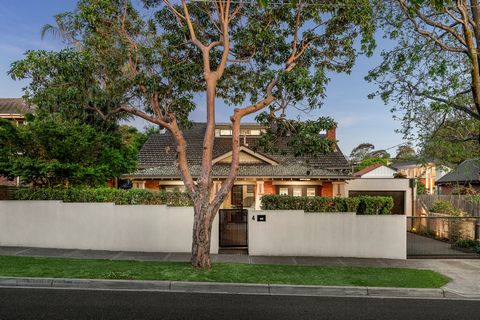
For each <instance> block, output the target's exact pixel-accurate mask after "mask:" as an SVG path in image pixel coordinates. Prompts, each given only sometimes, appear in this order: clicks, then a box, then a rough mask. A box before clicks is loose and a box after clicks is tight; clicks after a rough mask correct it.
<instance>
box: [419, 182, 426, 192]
mask: <svg viewBox="0 0 480 320" xmlns="http://www.w3.org/2000/svg"><path fill="white" fill-rule="evenodd" d="M426 193H427V188H426V187H425V183H423V182H420V181H417V194H426Z"/></svg>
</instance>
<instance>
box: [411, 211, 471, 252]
mask: <svg viewBox="0 0 480 320" xmlns="http://www.w3.org/2000/svg"><path fill="white" fill-rule="evenodd" d="M407 232H408V233H407V255H408V256H409V257H420V256H426V257H433V256H436V257H456V258H480V254H479V253H480V239H479V237H480V218H478V217H453V216H422V217H407Z"/></svg>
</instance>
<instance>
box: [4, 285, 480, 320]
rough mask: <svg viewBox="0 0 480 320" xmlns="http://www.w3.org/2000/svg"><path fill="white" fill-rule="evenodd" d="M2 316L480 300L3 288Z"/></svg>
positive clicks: (289, 311) (402, 311) (333, 308)
mask: <svg viewBox="0 0 480 320" xmlns="http://www.w3.org/2000/svg"><path fill="white" fill-rule="evenodd" d="M0 319H2V320H4V319H195V320H201V319H228V320H234V319H249V320H252V319H275V320H281V319H288V320H295V319H317V320H318V319H349V320H353V319H388V320H395V319H436V320H441V319H449V320H451V319H455V320H461V319H469V320H475V319H480V302H479V301H460V300H426V299H425V300H415V299H408V300H407V299H380V298H340V297H335V298H333V297H299V296H267V295H233V294H199V293H164V292H141V291H139V292H134V291H93V290H92V291H87V290H58V289H20V288H12V289H10V288H1V289H0Z"/></svg>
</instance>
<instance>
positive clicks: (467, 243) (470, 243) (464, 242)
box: [454, 239, 480, 248]
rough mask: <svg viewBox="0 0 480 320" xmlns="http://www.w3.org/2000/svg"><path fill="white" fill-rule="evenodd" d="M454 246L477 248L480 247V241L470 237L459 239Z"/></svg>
mask: <svg viewBox="0 0 480 320" xmlns="http://www.w3.org/2000/svg"><path fill="white" fill-rule="evenodd" d="M454 246H455V247H459V248H475V247H480V241H478V240H470V239H464V240H457V241H455V243H454Z"/></svg>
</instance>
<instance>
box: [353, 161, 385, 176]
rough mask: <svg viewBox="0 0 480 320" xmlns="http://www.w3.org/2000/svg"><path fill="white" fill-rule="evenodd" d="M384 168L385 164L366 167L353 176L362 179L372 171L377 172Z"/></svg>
mask: <svg viewBox="0 0 480 320" xmlns="http://www.w3.org/2000/svg"><path fill="white" fill-rule="evenodd" d="M382 166H384V164H383V163H375V164H372V165H369V166H368V167H365V168H363V169H361V170H359V171H357V172H355V173H354V174H353V175H354V176H356V177H361V176H363V175H364V174H366V173H369V172H370V171H373V170H375V169H377V168H380V167H382Z"/></svg>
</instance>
